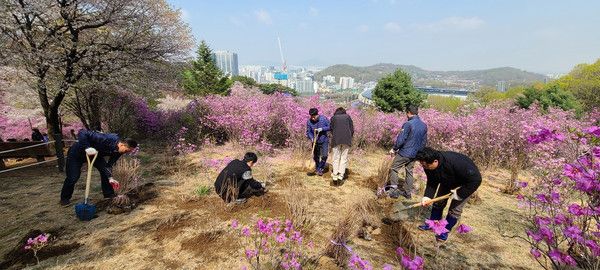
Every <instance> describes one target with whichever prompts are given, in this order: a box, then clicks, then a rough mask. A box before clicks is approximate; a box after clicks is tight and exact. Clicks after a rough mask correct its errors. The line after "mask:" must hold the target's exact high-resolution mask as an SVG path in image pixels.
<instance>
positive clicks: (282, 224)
mask: <svg viewBox="0 0 600 270" xmlns="http://www.w3.org/2000/svg"><path fill="white" fill-rule="evenodd" d="M231 227H232V228H233V229H235V230H239V233H240V236H241V237H242V241H243V243H244V246H245V249H244V258H245V260H246V262H247V263H248V265H249V266H250V268H251V269H261V268H263V269H278V268H279V267H281V268H283V269H303V268H306V267H308V266H310V262H311V261H310V260H309V257H308V254H307V250H308V249H312V247H313V246H312V245H313V244H312V242H308V243H306V241H304V238H303V235H302V233H301V232H299V231H296V230H295V228H294V225H293V223H292V221H290V220H285V221H283V220H279V219H268V220H265V219H262V218H259V219H258V220H257V221H256V223H255V225H254V226H251V227H247V226H244V227H242V228H240V224H239V223H238V221H237V220H233V221H232V222H231ZM245 268H247V267H246V266H245V267H244V269H245Z"/></svg>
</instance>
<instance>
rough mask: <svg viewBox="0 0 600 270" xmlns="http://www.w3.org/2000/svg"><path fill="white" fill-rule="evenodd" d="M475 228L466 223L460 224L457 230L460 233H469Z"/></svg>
mask: <svg viewBox="0 0 600 270" xmlns="http://www.w3.org/2000/svg"><path fill="white" fill-rule="evenodd" d="M472 230H473V229H472V228H471V227H470V226H469V225H466V224H460V225H458V228H456V232H458V233H459V234H467V233H469V232H471V231H472Z"/></svg>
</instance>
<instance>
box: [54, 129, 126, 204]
mask: <svg viewBox="0 0 600 270" xmlns="http://www.w3.org/2000/svg"><path fill="white" fill-rule="evenodd" d="M136 147H137V142H136V141H134V140H133V139H130V138H127V139H120V138H119V136H118V135H117V134H113V133H110V134H105V133H100V132H95V131H89V130H81V131H79V134H78V135H77V142H76V143H74V144H73V145H72V146H71V147H70V148H69V152H68V153H67V166H66V172H67V177H66V178H65V182H64V184H63V187H62V191H61V193H60V204H61V205H68V204H70V200H71V196H73V190H74V189H75V183H77V181H78V180H79V176H80V175H81V167H82V166H83V164H84V163H86V162H87V161H86V158H85V155H86V154H89V155H99V156H98V157H99V158H97V159H96V161H95V162H94V167H96V169H98V172H100V180H101V183H102V193H103V194H104V198H112V197H114V196H115V191H114V189H113V187H112V186H113V185H115V186H118V185H119V182H118V181H116V180H115V179H114V178H112V166H113V165H114V164H115V163H116V162H117V160H118V159H119V158H120V157H121V155H123V154H126V153H129V152H131V151H133V150H134V149H135V148H136ZM104 157H109V160H108V162H107V161H106V160H105V159H104Z"/></svg>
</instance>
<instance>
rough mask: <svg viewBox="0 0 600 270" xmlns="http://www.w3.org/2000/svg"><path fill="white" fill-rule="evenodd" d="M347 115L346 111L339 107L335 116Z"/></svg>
mask: <svg viewBox="0 0 600 270" xmlns="http://www.w3.org/2000/svg"><path fill="white" fill-rule="evenodd" d="M345 113H346V109H344V108H342V107H339V108H337V109H335V113H333V114H345Z"/></svg>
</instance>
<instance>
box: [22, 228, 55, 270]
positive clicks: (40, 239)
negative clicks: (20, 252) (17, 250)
mask: <svg viewBox="0 0 600 270" xmlns="http://www.w3.org/2000/svg"><path fill="white" fill-rule="evenodd" d="M49 237H50V235H49V234H45V233H42V234H40V235H38V236H36V237H34V238H29V239H27V244H25V247H24V249H25V250H31V251H33V256H34V257H35V260H36V262H37V264H40V260H39V258H38V256H37V253H38V251H40V250H41V249H42V248H44V247H45V246H47V245H48V239H49Z"/></svg>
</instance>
